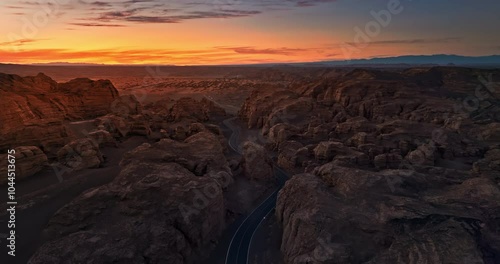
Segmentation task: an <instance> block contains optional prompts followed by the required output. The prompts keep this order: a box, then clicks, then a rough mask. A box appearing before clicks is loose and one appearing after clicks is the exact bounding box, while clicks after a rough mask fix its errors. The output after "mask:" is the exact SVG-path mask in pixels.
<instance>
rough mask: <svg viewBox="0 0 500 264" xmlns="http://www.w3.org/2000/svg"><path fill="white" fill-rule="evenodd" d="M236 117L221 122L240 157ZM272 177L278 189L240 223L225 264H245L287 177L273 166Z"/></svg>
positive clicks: (238, 129)
mask: <svg viewBox="0 0 500 264" xmlns="http://www.w3.org/2000/svg"><path fill="white" fill-rule="evenodd" d="M235 119H236V117H233V118H229V119H226V120H224V121H223V123H224V125H225V126H227V127H228V128H229V129H231V131H232V134H231V137H230V138H229V147H230V148H231V149H232V150H234V151H235V152H237V153H239V154H240V155H241V154H242V153H241V150H240V148H239V142H238V141H239V138H240V128H239V127H237V126H235V125H233V124H232V123H231V122H232V121H233V120H235ZM274 175H275V177H276V178H277V179H278V182H279V186H278V188H277V189H276V190H275V191H274V192H273V193H272V194H271V195H269V197H267V198H266V199H265V200H264V201H263V202H262V203H261V204H260V205H259V206H258V207H257V208H255V209H254V210H253V212H252V213H250V214H249V215H248V216H247V217H246V218H245V220H244V221H243V222H242V223H241V225H240V226H239V227H238V230H236V233H234V235H233V238H232V239H231V242H230V244H229V248H228V249H227V254H226V261H225V263H226V264H247V263H248V259H249V252H250V245H251V243H252V238H253V235H254V234H255V232H256V231H257V229H258V227H259V226H260V224H261V223H262V221H263V220H264V219H265V217H266V216H267V215H269V214H270V213H271V212H272V211H273V209H274V208H275V207H276V199H277V197H278V192H279V190H280V189H281V188H282V187H283V185H284V184H285V182H286V180H287V179H288V175H287V174H286V173H285V172H284V171H283V170H282V169H280V168H279V167H278V166H276V165H274Z"/></svg>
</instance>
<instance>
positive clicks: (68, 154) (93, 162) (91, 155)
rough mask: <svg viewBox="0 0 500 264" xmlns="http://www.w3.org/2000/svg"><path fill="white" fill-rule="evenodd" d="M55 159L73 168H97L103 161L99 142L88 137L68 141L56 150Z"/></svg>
mask: <svg viewBox="0 0 500 264" xmlns="http://www.w3.org/2000/svg"><path fill="white" fill-rule="evenodd" d="M57 160H58V162H59V163H60V164H61V165H63V166H65V167H68V168H71V169H73V170H82V169H86V168H98V167H99V166H100V165H101V163H102V162H104V158H103V156H102V153H101V151H100V150H99V144H98V143H97V142H96V141H94V140H92V139H90V138H83V139H77V140H74V141H72V142H70V143H69V144H67V145H66V146H64V147H63V148H61V149H60V150H59V151H58V152H57Z"/></svg>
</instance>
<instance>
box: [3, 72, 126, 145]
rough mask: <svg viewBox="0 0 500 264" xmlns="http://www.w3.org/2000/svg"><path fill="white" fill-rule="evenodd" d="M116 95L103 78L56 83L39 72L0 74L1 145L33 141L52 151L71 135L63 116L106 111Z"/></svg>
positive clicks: (71, 117) (86, 116)
mask: <svg viewBox="0 0 500 264" xmlns="http://www.w3.org/2000/svg"><path fill="white" fill-rule="evenodd" d="M117 96H118V91H117V90H116V89H115V87H114V86H113V85H112V84H111V82H109V81H104V80H99V81H92V80H89V79H84V78H81V79H75V80H72V81H69V82H67V83H56V82H55V81H54V80H52V79H51V78H50V77H48V76H46V75H44V74H41V73H40V74H38V75H37V76H34V77H20V76H17V75H8V74H0V97H1V98H2V100H1V101H0V107H1V108H2V109H3V111H2V112H1V113H0V123H2V126H1V127H0V134H1V135H2V136H3V140H2V141H0V149H6V148H8V147H10V146H19V145H21V146H22V145H35V146H40V147H42V148H43V150H44V151H46V152H47V151H48V152H53V151H54V150H55V149H57V148H60V147H62V146H63V145H64V144H66V143H69V141H70V140H71V139H72V137H71V136H72V135H71V133H70V132H69V131H68V130H67V129H66V128H65V127H64V125H63V123H62V122H63V121H64V120H83V119H91V118H95V117H97V116H101V115H105V114H107V113H108V112H109V111H110V104H111V102H113V100H114V99H115V98H116V97H117Z"/></svg>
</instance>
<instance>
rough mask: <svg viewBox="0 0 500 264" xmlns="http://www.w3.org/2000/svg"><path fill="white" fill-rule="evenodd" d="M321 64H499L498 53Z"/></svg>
mask: <svg viewBox="0 0 500 264" xmlns="http://www.w3.org/2000/svg"><path fill="white" fill-rule="evenodd" d="M318 63H320V64H322V65H329V66H336V65H338V66H343V65H344V66H345V65H360V64H361V65H374V64H375V65H384V64H385V65H390V64H409V65H450V64H453V65H500V55H491V56H480V57H469V56H460V55H444V54H438V55H408V56H398V57H386V58H372V59H356V60H342V61H323V62H318Z"/></svg>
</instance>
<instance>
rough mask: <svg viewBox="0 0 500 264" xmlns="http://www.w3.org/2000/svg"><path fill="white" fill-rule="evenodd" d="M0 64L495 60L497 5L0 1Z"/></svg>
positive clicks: (415, 0)
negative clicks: (433, 57)
mask: <svg viewBox="0 0 500 264" xmlns="http://www.w3.org/2000/svg"><path fill="white" fill-rule="evenodd" d="M0 14H1V16H0V24H1V25H2V27H1V28H0V63H21V64H29V63H54V62H70V63H102V64H166V65H172V64H175V65H213V64H247V63H275V62H310V61H327V60H350V59H359V58H374V57H389V56H400V55H430V54H458V55H467V56H483V55H493V54H500V34H498V32H500V15H499V14H500V1H498V0H482V1H472V0H2V1H1V3H0Z"/></svg>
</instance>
